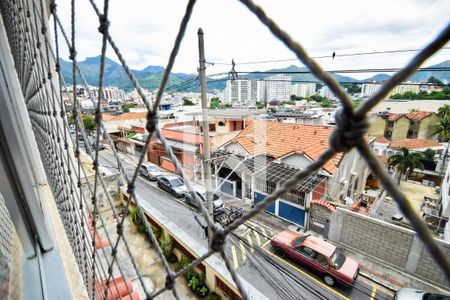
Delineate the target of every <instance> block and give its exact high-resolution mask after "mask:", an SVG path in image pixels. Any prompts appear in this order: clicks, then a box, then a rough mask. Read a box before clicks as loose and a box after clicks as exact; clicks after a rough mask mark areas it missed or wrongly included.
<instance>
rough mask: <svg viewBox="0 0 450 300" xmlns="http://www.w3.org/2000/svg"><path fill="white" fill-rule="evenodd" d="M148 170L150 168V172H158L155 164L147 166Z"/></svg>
mask: <svg viewBox="0 0 450 300" xmlns="http://www.w3.org/2000/svg"><path fill="white" fill-rule="evenodd" d="M147 170H148V171H149V172H156V171H158V169H156V167H154V166H148V167H147Z"/></svg>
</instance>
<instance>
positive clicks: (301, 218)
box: [278, 201, 305, 226]
mask: <svg viewBox="0 0 450 300" xmlns="http://www.w3.org/2000/svg"><path fill="white" fill-rule="evenodd" d="M278 215H279V216H280V217H282V218H283V219H286V220H289V221H291V222H293V223H295V224H298V225H300V226H304V225H305V211H304V210H303V209H301V208H298V207H296V206H293V205H290V204H289V203H286V202H283V201H278Z"/></svg>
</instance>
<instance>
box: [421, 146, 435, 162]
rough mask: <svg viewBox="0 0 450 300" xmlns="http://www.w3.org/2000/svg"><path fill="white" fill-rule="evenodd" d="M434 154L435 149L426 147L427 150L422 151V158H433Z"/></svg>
mask: <svg viewBox="0 0 450 300" xmlns="http://www.w3.org/2000/svg"><path fill="white" fill-rule="evenodd" d="M435 155H436V151H434V150H432V149H430V148H428V149H427V150H425V151H423V158H424V159H427V160H434V156H435Z"/></svg>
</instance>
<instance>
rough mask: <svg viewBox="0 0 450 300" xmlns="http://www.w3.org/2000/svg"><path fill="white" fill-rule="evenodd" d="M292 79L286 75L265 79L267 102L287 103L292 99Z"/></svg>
mask: <svg viewBox="0 0 450 300" xmlns="http://www.w3.org/2000/svg"><path fill="white" fill-rule="evenodd" d="M291 81H292V77H291V76H287V75H285V74H277V75H273V76H269V77H267V78H266V79H265V100H266V101H267V102H269V101H272V100H277V101H287V100H290V98H291Z"/></svg>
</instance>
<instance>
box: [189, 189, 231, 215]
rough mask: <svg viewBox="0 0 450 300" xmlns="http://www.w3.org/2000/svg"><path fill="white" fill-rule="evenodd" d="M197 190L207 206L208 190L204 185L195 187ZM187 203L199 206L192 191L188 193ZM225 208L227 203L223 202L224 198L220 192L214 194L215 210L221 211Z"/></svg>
mask: <svg viewBox="0 0 450 300" xmlns="http://www.w3.org/2000/svg"><path fill="white" fill-rule="evenodd" d="M194 190H195V192H196V193H197V195H198V197H199V198H200V199H201V200H202V201H203V204H204V205H205V206H206V191H205V188H204V187H202V186H195V187H194ZM185 198H186V204H188V205H191V206H193V207H196V208H198V206H197V203H196V201H195V199H193V197H192V195H191V193H186V195H185ZM224 209H225V204H224V203H223V200H222V198H221V197H220V195H219V194H218V193H215V194H213V211H214V212H215V213H216V212H221V211H223V210H224Z"/></svg>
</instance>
